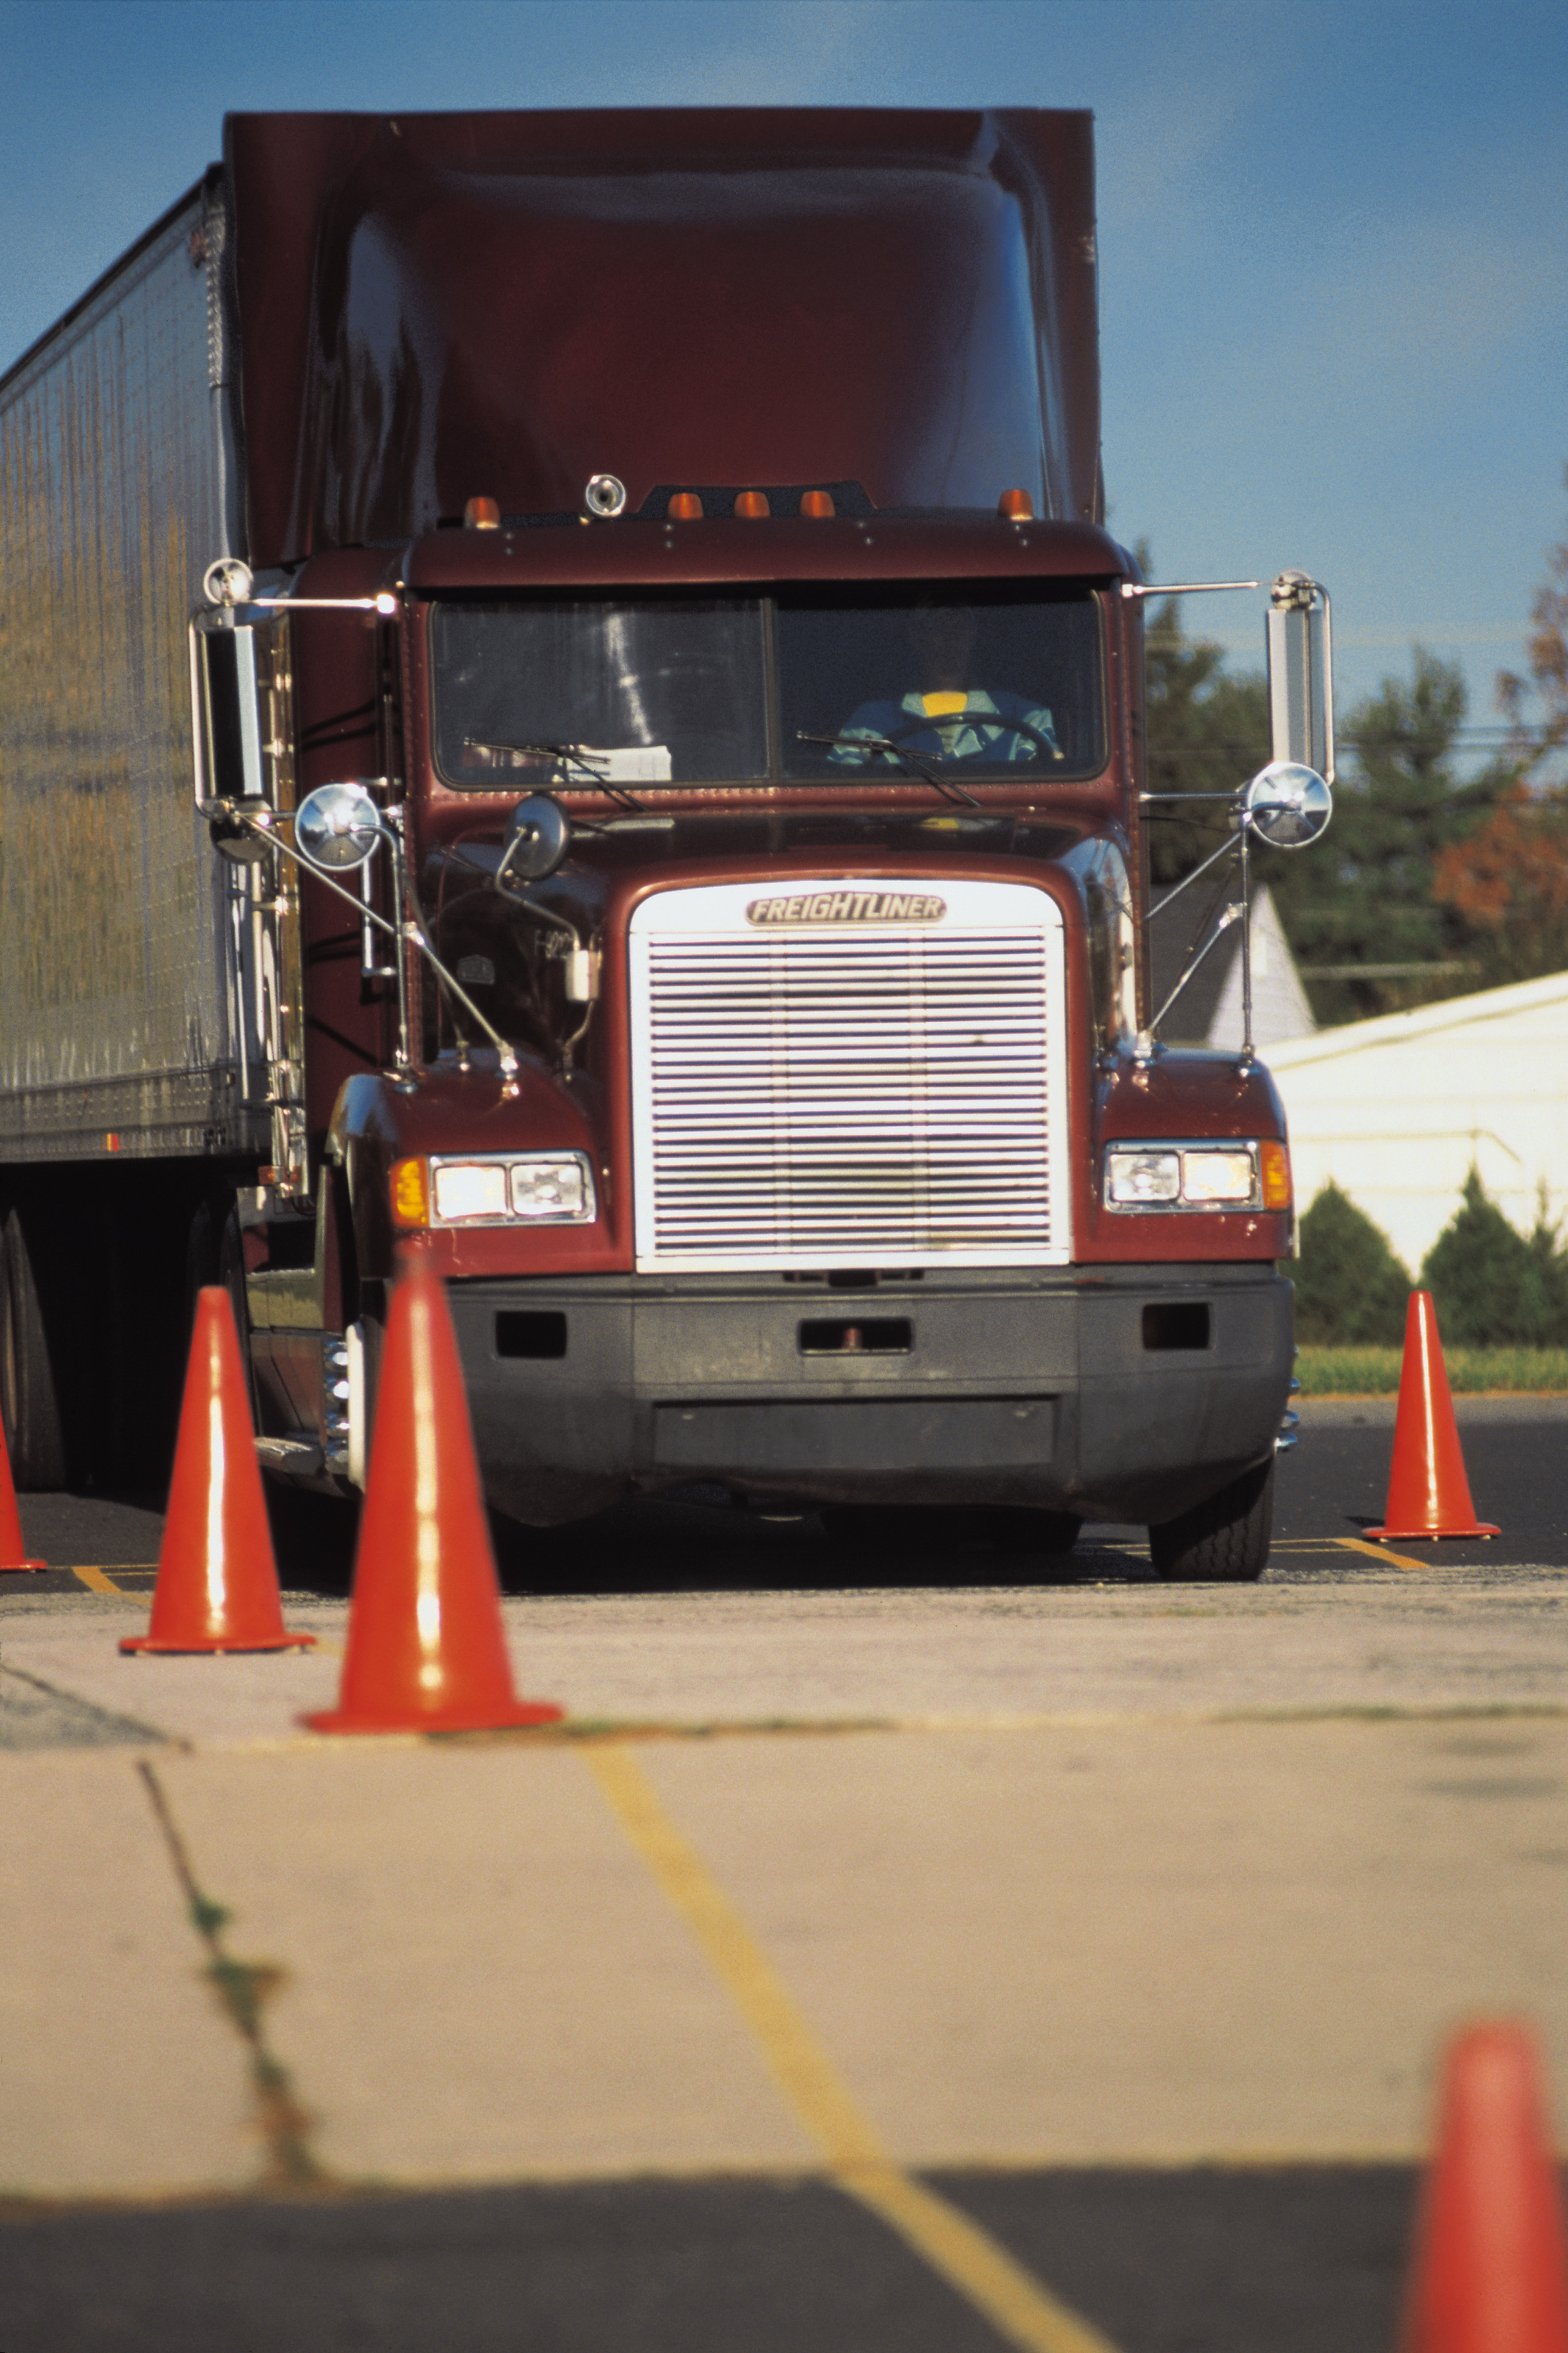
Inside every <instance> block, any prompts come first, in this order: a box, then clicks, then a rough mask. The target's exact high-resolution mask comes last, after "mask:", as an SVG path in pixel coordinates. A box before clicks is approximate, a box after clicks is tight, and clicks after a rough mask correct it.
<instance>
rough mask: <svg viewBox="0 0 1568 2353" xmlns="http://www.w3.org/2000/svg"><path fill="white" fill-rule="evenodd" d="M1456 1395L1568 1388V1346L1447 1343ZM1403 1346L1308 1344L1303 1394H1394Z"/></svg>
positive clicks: (1301, 1372)
mask: <svg viewBox="0 0 1568 2353" xmlns="http://www.w3.org/2000/svg"><path fill="white" fill-rule="evenodd" d="M1443 1356H1444V1362H1445V1363H1446V1364H1447V1367H1448V1386H1449V1388H1451V1389H1452V1390H1453V1392H1454V1394H1455V1396H1456V1397H1459V1396H1465V1397H1479V1396H1488V1395H1489V1396H1501V1395H1512V1396H1522V1397H1540V1396H1544V1395H1551V1394H1552V1393H1556V1392H1563V1391H1568V1348H1446V1349H1445V1350H1444V1352H1443ZM1401 1361H1402V1352H1401V1350H1399V1349H1398V1348H1325V1347H1315V1348H1313V1347H1304V1348H1303V1349H1302V1350H1301V1353H1300V1356H1299V1357H1298V1359H1297V1364H1296V1377H1297V1378H1298V1380H1299V1381H1300V1384H1301V1394H1302V1396H1303V1397H1309V1398H1312V1397H1393V1396H1394V1394H1395V1392H1396V1391H1397V1389H1398V1388H1399V1368H1400V1364H1401Z"/></svg>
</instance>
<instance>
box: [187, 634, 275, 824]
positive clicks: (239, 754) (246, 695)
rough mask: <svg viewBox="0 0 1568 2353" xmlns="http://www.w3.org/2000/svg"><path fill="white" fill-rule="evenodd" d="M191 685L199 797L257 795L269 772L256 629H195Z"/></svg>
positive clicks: (200, 799) (203, 798)
mask: <svg viewBox="0 0 1568 2353" xmlns="http://www.w3.org/2000/svg"><path fill="white" fill-rule="evenodd" d="M191 688H192V694H193V699H194V702H195V712H194V718H195V747H196V777H195V783H196V798H197V800H198V801H206V800H258V799H259V798H260V797H262V795H263V793H264V792H265V790H266V777H265V775H264V773H263V770H262V764H261V696H260V691H259V685H258V679H257V669H256V631H255V630H254V629H253V628H226V629H225V628H205V629H201V628H198V629H193V630H192V632H191Z"/></svg>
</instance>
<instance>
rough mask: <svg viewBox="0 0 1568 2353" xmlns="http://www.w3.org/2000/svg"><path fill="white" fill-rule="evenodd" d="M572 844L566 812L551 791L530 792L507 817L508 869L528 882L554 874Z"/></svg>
mask: <svg viewBox="0 0 1568 2353" xmlns="http://www.w3.org/2000/svg"><path fill="white" fill-rule="evenodd" d="M571 846H572V828H571V825H570V824H569V823H568V821H567V818H566V815H565V812H564V811H563V808H562V807H561V804H560V802H559V801H552V799H551V797H550V796H549V794H548V793H530V795H529V797H528V798H527V799H526V800H525V801H519V803H518V805H517V807H515V808H514V809H513V811H512V813H511V815H510V817H509V818H508V819H507V821H506V848H507V856H506V871H507V872H508V873H509V874H515V875H517V876H519V877H520V879H521V881H524V882H540V881H543V879H544V877H545V875H547V874H553V873H554V871H555V870H556V868H557V867H558V866H559V865H560V863H561V861H562V860H563V858H564V857H565V855H566V852H567V850H568V849H570V848H571Z"/></svg>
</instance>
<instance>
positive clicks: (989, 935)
mask: <svg viewBox="0 0 1568 2353" xmlns="http://www.w3.org/2000/svg"><path fill="white" fill-rule="evenodd" d="M753 895H754V886H753V892H752V893H737V892H732V891H731V890H729V889H725V888H721V889H718V890H712V891H701V892H671V893H669V894H668V895H667V899H666V900H656V901H652V902H647V903H646V905H645V907H644V909H643V910H641V911H639V913H640V915H641V916H642V918H643V921H644V929H643V930H642V932H641V933H640V934H639V933H638V931H637V929H635V928H634V934H633V941H632V947H633V957H632V969H633V976H634V977H633V1001H634V1024H635V1027H636V1029H637V1032H638V1033H639V1035H638V1041H637V1053H636V1055H635V1058H634V1059H635V1067H636V1070H637V1088H636V1095H637V1102H636V1112H637V1255H638V1262H639V1264H642V1265H645V1266H666V1267H690V1268H703V1267H706V1268H712V1269H717V1268H726V1267H727V1268H734V1269H743V1268H750V1267H763V1266H778V1267H791V1266H797V1267H810V1268H818V1269H821V1268H831V1267H835V1266H837V1267H847V1266H863V1267H875V1266H877V1265H897V1266H919V1265H921V1264H931V1263H948V1264H951V1263H952V1262H954V1261H960V1262H962V1261H969V1262H971V1263H973V1262H979V1261H993V1262H1009V1263H1014V1264H1016V1263H1019V1262H1033V1263H1040V1262H1043V1261H1059V1260H1062V1259H1065V1258H1066V1257H1067V1256H1068V1236H1067V1231H1066V1216H1065V1211H1066V1201H1067V1194H1066V1182H1065V1177H1066V1168H1065V1158H1066V1155H1065V1149H1064V1136H1063V1134H1062V1132H1061V1131H1062V1118H1061V1113H1062V1110H1063V1108H1064V1106H1063V1104H1062V1103H1061V1100H1060V1098H1061V1092H1062V1088H1061V1078H1060V1071H1059V1068H1058V1065H1059V1060H1060V1033H1061V1029H1062V1005H1061V978H1060V976H1061V963H1062V957H1061V929H1060V919H1059V916H1058V913H1057V910H1056V907H1055V905H1054V903H1053V902H1051V901H1050V900H1049V899H1047V897H1046V896H1045V894H1043V893H1042V892H1037V891H1033V890H1026V889H1023V888H1021V887H1020V886H1017V885H1012V884H1004V885H994V884H993V885H985V884H980V883H971V884H968V885H965V886H961V889H960V891H952V890H950V891H949V892H947V893H946V898H947V901H948V902H949V907H950V913H949V920H948V921H946V922H944V923H942V924H941V925H929V926H925V925H910V926H907V927H905V926H896V927H895V926H887V927H883V926H874V927H872V926H868V927H866V928H858V927H856V928H848V927H824V928H822V929H802V930H795V931H787V932H786V931H783V930H781V929H778V928H767V929H763V930H761V931H759V930H756V929H749V928H748V927H747V926H746V924H745V923H744V920H743V913H742V909H741V908H740V907H739V906H737V907H736V908H735V910H734V913H736V914H740V915H741V916H742V920H740V921H738V922H732V923H728V924H724V925H722V926H720V925H717V924H716V925H715V926H714V928H712V929H711V930H697V929H694V928H692V927H691V917H692V914H693V913H694V912H695V911H693V910H692V909H690V908H680V909H679V910H676V909H671V908H670V907H669V905H668V901H685V900H702V901H710V900H721V901H730V900H735V899H737V898H745V897H750V896H753ZM987 895H989V896H990V897H991V898H992V899H995V898H997V897H998V895H1000V896H1001V897H1002V898H1003V899H1005V902H1006V904H1005V910H1004V908H1003V907H1001V906H998V907H996V908H995V909H994V912H995V913H997V914H998V915H1001V914H1002V913H1004V912H1005V913H1006V914H1007V915H1009V916H1012V917H1013V918H1014V920H1012V921H998V922H997V923H994V924H990V923H975V922H974V921H973V912H974V910H975V905H976V902H981V912H983V913H984V900H985V899H986V897H987ZM960 897H962V901H963V906H962V908H961V907H960V906H959V905H957V904H954V903H952V902H955V901H957V900H959V899H960ZM1017 902H1024V904H1023V907H1022V909H1020V908H1019V906H1018V903H1017ZM711 912H712V913H714V914H716V915H717V914H721V913H729V912H730V910H729V909H728V908H727V907H726V908H722V909H721V908H719V907H715V908H713V909H712V911H711ZM1019 912H1024V913H1027V914H1028V915H1029V916H1030V918H1031V920H1030V921H1029V922H1028V923H1018V922H1017V921H1016V914H1017V913H1019ZM672 913H675V914H677V915H678V918H679V919H683V920H680V921H679V928H671V929H669V930H668V931H666V930H664V929H662V927H661V926H660V923H659V917H660V915H661V914H663V915H665V916H666V917H668V916H669V915H670V914H672ZM961 915H965V916H969V917H970V918H971V920H967V921H964V920H955V918H959V917H960V916H961Z"/></svg>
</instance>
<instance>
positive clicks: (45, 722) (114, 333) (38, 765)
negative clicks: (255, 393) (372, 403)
mask: <svg viewBox="0 0 1568 2353" xmlns="http://www.w3.org/2000/svg"><path fill="white" fill-rule="evenodd" d="M224 244H225V236H224V213H223V208H222V200H221V195H220V191H219V188H218V185H216V180H215V181H213V182H209V183H208V184H207V185H204V186H203V187H201V188H198V189H196V190H195V191H193V193H192V194H191V195H189V196H188V197H186V198H185V199H184V200H183V201H182V202H181V203H180V204H179V205H177V206H174V209H173V210H172V211H170V212H169V213H168V214H166V215H165V216H164V217H163V219H162V220H161V221H160V222H158V223H157V224H156V226H155V227H153V229H152V230H150V231H149V232H148V234H147V236H146V237H143V238H142V241H141V242H140V244H138V245H137V246H136V247H135V248H132V251H131V252H130V253H129V254H128V255H127V256H126V257H125V259H123V260H122V261H121V262H119V263H118V264H117V265H116V266H115V268H114V269H112V270H110V272H109V273H108V274H107V275H106V276H105V277H104V278H103V279H101V280H100V281H99V283H98V285H97V286H95V287H94V288H93V289H92V290H90V291H89V293H88V294H87V295H86V296H85V297H84V298H83V300H82V301H80V302H79V303H78V304H77V305H76V307H75V308H74V310H72V311H70V312H69V313H68V315H67V317H66V318H65V319H64V320H63V321H62V322H60V323H59V325H58V326H57V327H55V328H54V329H52V330H51V331H50V332H49V333H48V334H47V335H46V336H45V337H44V338H43V339H42V340H41V341H40V342H39V343H37V345H36V346H35V347H34V348H33V350H32V351H30V352H29V353H27V354H26V357H25V358H23V359H22V360H21V361H20V362H19V363H18V364H17V365H16V367H14V368H13V369H12V370H11V372H10V374H9V375H7V376H6V377H5V379H4V380H3V381H0V1162H7V1161H10V1162H14V1161H18V1160H21V1161H40V1160H56V1159H58V1158H61V1157H66V1158H78V1157H89V1158H90V1157H98V1156H100V1155H105V1154H110V1153H116V1152H118V1153H122V1154H131V1155H157V1156H169V1155H175V1156H185V1155H193V1154H194V1155H204V1154H209V1153H213V1152H223V1151H225V1150H235V1149H244V1148H245V1147H246V1146H247V1145H248V1144H250V1143H251V1142H252V1141H253V1140H254V1139H253V1136H252V1127H253V1124H254V1122H253V1115H252V1114H251V1113H248V1112H247V1111H246V1110H245V1109H244V1107H243V1106H242V1104H241V1103H240V1101H239V1091H238V1082H237V1068H238V1056H237V1051H236V1042H235V1036H234V1030H235V1021H234V1008H233V1007H232V1006H231V1004H230V1003H229V1001H228V996H227V988H226V978H225V965H224V960H223V955H222V938H221V929H222V925H223V923H225V921H226V906H225V902H224V897H223V893H224V892H225V889H226V882H225V879H224V877H223V876H222V874H221V872H218V873H215V871H214V870H215V866H216V860H214V858H213V855H212V847H211V843H210V841H209V839H208V838H207V830H206V828H205V825H204V824H203V822H202V821H201V819H200V818H199V817H198V816H197V814H196V810H195V801H194V796H193V791H192V755H191V698H190V670H189V658H188V651H187V644H186V628H187V623H188V619H189V616H190V612H191V609H192V607H193V606H194V605H195V604H196V603H197V602H198V601H199V599H200V595H201V577H202V574H203V571H204V570H205V566H206V565H208V564H210V563H211V562H212V560H213V558H214V556H215V555H216V554H220V553H222V552H224V551H225V549H226V546H228V545H229V544H230V543H231V536H232V531H233V521H232V518H231V516H230V515H228V514H226V512H225V510H226V507H228V506H231V505H232V504H233V503H234V501H233V497H232V490H233V473H234V468H233V460H232V455H231V452H230V448H228V447H227V446H226V445H227V444H229V443H231V441H232V436H231V435H230V434H229V433H228V431H227V430H226V417H225V407H226V399H227V394H226V388H225V386H224V384H223V378H224V376H225V375H226V372H227V363H226V353H227V348H228V344H229V337H228V335H227V334H226V332H225V324H224V316H223V309H224V306H223V296H222V270H223V248H224ZM215 379H216V382H215ZM261 1134H263V1136H264V1131H261Z"/></svg>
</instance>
